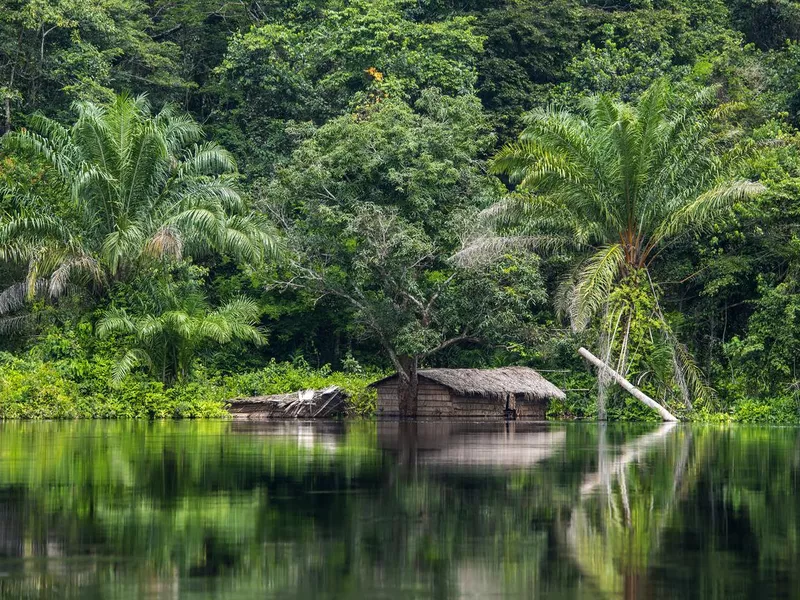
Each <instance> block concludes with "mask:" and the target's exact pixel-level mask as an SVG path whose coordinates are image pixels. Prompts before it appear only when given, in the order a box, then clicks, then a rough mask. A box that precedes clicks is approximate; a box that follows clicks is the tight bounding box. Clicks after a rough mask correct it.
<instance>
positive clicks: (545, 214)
mask: <svg viewBox="0 0 800 600" xmlns="http://www.w3.org/2000/svg"><path fill="white" fill-rule="evenodd" d="M711 92H713V90H711V91H706V92H705V93H704V94H701V96H699V97H698V98H696V99H695V101H691V102H686V101H683V103H682V104H683V106H679V102H678V98H676V97H675V96H674V95H673V93H672V92H671V90H670V87H669V85H668V84H667V83H666V82H664V81H663V80H662V81H659V82H657V83H656V84H654V85H653V86H652V87H651V88H650V89H649V90H648V91H647V92H646V93H645V94H644V95H643V96H642V97H641V99H640V100H639V101H638V103H636V104H625V103H621V102H618V101H615V100H613V99H612V98H611V97H609V96H594V97H592V98H590V99H588V100H586V101H585V102H584V104H583V109H582V111H581V112H577V113H572V112H565V111H561V110H557V109H552V108H548V109H540V110H535V111H533V112H531V113H529V114H528V115H527V116H526V117H525V124H526V128H525V130H524V132H523V133H522V134H521V136H520V138H519V140H518V141H517V142H514V143H511V144H509V145H508V146H506V147H505V148H503V149H502V150H501V151H500V152H499V153H498V154H497V155H496V156H495V158H494V159H493V161H492V169H493V171H494V172H496V173H499V174H503V175H505V176H507V177H508V178H509V179H510V181H511V182H512V183H513V184H514V185H515V186H516V190H515V193H513V194H511V195H510V196H508V197H507V198H506V199H505V200H504V201H503V202H501V203H499V204H497V205H496V206H494V207H493V208H491V209H489V210H488V211H487V212H486V217H487V220H488V221H489V222H490V223H491V224H493V226H494V228H495V234H496V233H500V234H501V235H500V236H499V237H498V236H496V235H495V236H492V235H489V236H483V237H479V238H478V239H476V240H473V242H472V243H471V245H470V246H469V247H468V248H467V249H465V250H464V251H463V252H462V253H461V257H462V258H463V259H465V260H466V259H468V258H469V256H470V255H473V256H475V255H476V254H478V255H480V254H482V253H483V252H484V251H486V250H487V249H488V250H496V249H497V248H502V247H505V246H507V245H508V244H527V245H528V246H530V247H535V248H537V249H539V250H545V249H554V248H556V249H569V250H571V251H573V252H574V256H575V258H576V262H575V268H574V270H573V271H572V272H571V273H570V275H569V277H568V279H567V280H566V281H565V284H564V285H563V287H562V289H561V291H560V294H559V300H560V302H559V303H560V308H561V309H562V310H563V312H564V313H565V314H566V315H568V316H569V318H570V320H571V323H572V326H573V327H574V328H575V329H577V330H583V329H585V328H586V327H587V326H588V325H590V324H599V325H600V330H601V331H602V332H603V334H604V339H605V341H606V343H607V344H608V350H607V352H608V353H609V354H610V353H611V352H612V351H613V352H615V353H616V359H617V362H618V367H619V370H622V371H625V369H626V367H627V364H628V359H629V357H630V355H631V353H632V352H635V351H638V349H639V347H640V344H651V343H655V344H656V345H659V346H660V347H661V348H669V350H670V357H671V361H672V362H671V364H672V367H671V368H665V366H664V365H663V364H662V363H660V361H658V360H656V357H655V355H656V354H657V353H655V352H654V353H651V356H650V358H651V364H650V366H651V367H652V369H653V370H654V371H658V370H659V367H660V368H661V370H662V371H664V370H666V371H668V372H669V374H670V377H671V378H672V381H673V382H676V383H677V384H678V385H679V387H680V388H681V390H682V391H683V392H684V395H685V396H686V397H687V398H688V395H689V392H690V389H689V388H691V387H694V390H691V391H694V392H695V394H696V393H698V392H699V391H700V390H702V385H701V383H700V380H699V378H698V377H697V372H696V371H695V369H693V368H689V367H688V365H689V361H688V358H689V357H688V355H687V353H686V351H685V349H684V348H683V347H682V346H681V345H680V344H678V343H677V341H676V340H675V337H674V336H673V335H672V332H671V329H670V327H669V325H668V323H667V321H666V319H665V316H664V312H663V311H662V309H661V307H660V305H659V297H660V294H659V291H658V286H657V285H656V283H655V282H654V272H653V269H654V267H656V266H657V265H658V264H659V262H661V261H663V259H664V257H665V253H666V252H667V250H668V249H669V247H670V245H671V244H672V243H674V242H675V241H676V240H677V239H679V238H680V237H681V236H683V235H685V234H687V233H688V232H691V231H697V230H698V229H699V228H702V227H704V226H707V225H709V224H710V223H711V222H712V221H713V219H715V218H717V217H718V216H719V215H720V214H721V213H722V212H723V211H725V210H727V209H728V208H729V207H731V206H732V205H733V204H734V203H736V202H739V201H743V200H746V199H747V198H750V197H752V196H753V195H755V194H758V193H759V192H760V191H761V190H762V189H763V186H762V185H761V184H759V183H755V182H752V181H748V180H745V179H741V178H738V177H737V175H736V174H737V168H738V167H739V166H741V163H740V162H739V160H738V159H739V158H740V157H741V152H738V151H727V152H726V151H725V150H724V148H723V147H722V146H723V144H722V140H721V139H720V137H719V136H717V135H715V133H714V128H713V119H712V118H711V116H712V114H711V111H709V110H705V109H704V108H702V107H703V106H704V105H705V106H706V107H707V106H708V104H709V103H710V102H711V101H713V99H714V95H713V93H711ZM661 342H663V343H661ZM660 356H661V357H663V353H660ZM687 401H688V400H687Z"/></svg>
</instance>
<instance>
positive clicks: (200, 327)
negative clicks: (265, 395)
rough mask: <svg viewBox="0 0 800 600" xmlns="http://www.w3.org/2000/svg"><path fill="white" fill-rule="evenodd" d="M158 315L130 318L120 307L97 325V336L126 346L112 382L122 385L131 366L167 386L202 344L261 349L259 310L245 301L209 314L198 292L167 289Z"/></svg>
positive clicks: (180, 374)
mask: <svg viewBox="0 0 800 600" xmlns="http://www.w3.org/2000/svg"><path fill="white" fill-rule="evenodd" d="M161 303H162V307H163V309H162V310H161V311H159V312H158V314H142V315H131V314H130V313H129V312H128V311H126V310H125V309H122V308H110V309H108V310H107V311H106V312H105V313H104V315H103V316H102V318H101V319H100V321H99V322H98V323H97V335H98V336H99V337H101V338H108V337H110V336H113V335H116V336H121V343H122V345H123V347H124V346H127V349H126V350H125V353H124V355H122V357H121V358H120V360H118V361H117V362H116V364H115V366H114V373H113V377H114V380H115V381H116V382H120V381H122V380H123V379H124V378H125V377H127V376H128V374H129V373H130V372H131V371H132V370H133V369H135V368H137V367H146V368H148V369H149V371H150V372H151V374H153V375H155V376H156V377H159V378H161V379H162V381H164V382H167V383H171V382H174V381H176V380H182V379H184V378H185V377H187V376H188V375H189V374H190V372H191V369H192V363H193V361H194V360H195V358H196V357H197V354H198V352H199V351H200V350H201V349H202V348H203V347H204V346H207V345H208V344H212V343H213V344H227V343H230V342H233V341H245V342H250V343H253V344H262V343H263V342H264V341H265V337H264V334H263V332H262V331H261V329H260V328H258V327H257V326H256V323H257V321H258V317H259V315H260V310H259V308H258V305H257V304H256V303H255V302H253V301H252V300H250V299H248V298H238V299H235V300H232V301H230V302H228V303H227V304H225V305H224V306H222V307H220V308H218V309H216V310H211V309H210V307H209V305H208V302H207V300H206V298H205V296H204V295H203V294H202V293H201V292H199V291H196V290H195V291H189V292H185V291H184V292H183V293H175V291H174V290H170V289H167V290H166V293H165V294H164V297H163V298H161Z"/></svg>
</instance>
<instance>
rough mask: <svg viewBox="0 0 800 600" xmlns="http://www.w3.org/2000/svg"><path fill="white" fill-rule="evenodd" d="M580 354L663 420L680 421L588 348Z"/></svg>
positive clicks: (583, 349)
mask: <svg viewBox="0 0 800 600" xmlns="http://www.w3.org/2000/svg"><path fill="white" fill-rule="evenodd" d="M578 354H580V355H581V356H582V357H583V358H585V359H586V360H588V361H589V362H590V363H592V364H593V365H594V366H596V367H597V368H598V369H601V370H605V371H606V372H607V373H608V374H609V375H611V377H612V379H614V381H616V382H617V383H618V384H619V385H620V387H621V388H622V389H624V390H625V391H626V392H628V393H629V394H630V395H631V396H633V397H634V398H636V399H637V400H639V401H640V402H642V403H644V404H645V405H646V406H649V407H650V408H652V409H653V410H654V411H656V412H657V413H658V414H659V415H661V418H662V419H664V420H665V421H677V420H678V419H676V418H675V416H674V415H673V414H672V413H670V412H669V411H668V410H667V409H666V408H664V407H663V406H661V405H660V404H659V403H658V402H656V401H655V400H653V399H652V398H651V397H650V396H648V395H647V394H645V393H644V392H643V391H642V390H640V389H639V388H637V387H636V386H635V385H633V384H632V383H631V382H630V381H628V380H627V379H625V378H624V377H623V376H622V375H620V374H619V373H617V372H616V371H615V370H614V369H612V368H611V367H610V366H609V365H607V364H606V363H605V362H603V361H602V360H600V359H599V358H597V357H596V356H595V355H594V354H592V353H591V352H589V351H588V350H587V349H586V348H580V349H579V350H578Z"/></svg>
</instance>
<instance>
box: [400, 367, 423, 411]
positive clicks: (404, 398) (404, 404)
mask: <svg viewBox="0 0 800 600" xmlns="http://www.w3.org/2000/svg"><path fill="white" fill-rule="evenodd" d="M399 360H400V364H401V365H402V367H403V368H402V370H401V371H400V372H399V373H398V375H399V376H400V377H399V381H398V385H397V400H398V404H399V408H400V416H401V417H404V418H409V417H410V418H413V417H416V416H417V391H418V387H419V376H418V375H417V365H418V359H417V357H416V356H401V357H399Z"/></svg>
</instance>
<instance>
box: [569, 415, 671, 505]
mask: <svg viewBox="0 0 800 600" xmlns="http://www.w3.org/2000/svg"><path fill="white" fill-rule="evenodd" d="M673 427H677V426H676V425H675V424H674V423H664V424H663V425H660V426H659V428H658V429H656V430H655V431H652V432H650V433H648V434H646V435H643V436H641V437H638V438H636V439H635V440H633V441H631V442H628V443H627V444H625V445H624V446H623V447H622V453H621V454H620V455H619V456H617V457H616V458H614V459H613V460H609V461H605V460H601V461H600V462H601V464H602V468H601V470H600V471H598V472H597V473H593V474H591V475H588V476H586V477H585V478H584V480H583V485H581V496H585V495H587V494H591V493H592V492H593V491H594V490H595V488H597V486H599V485H600V484H601V483H602V482H603V481H604V479H605V478H606V477H608V476H610V475H612V474H614V473H623V472H624V471H625V468H626V467H627V466H628V465H629V464H631V463H632V462H634V461H636V460H639V459H641V458H642V457H643V456H644V455H645V454H647V453H648V452H649V451H650V450H651V449H652V448H653V446H654V445H655V444H656V443H657V442H659V441H662V440H664V439H666V438H667V434H669V432H670V431H672V429H673ZM602 458H603V457H601V459H602Z"/></svg>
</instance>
